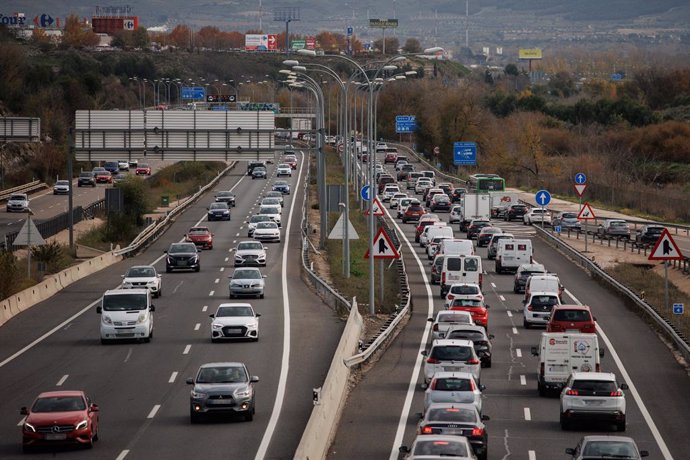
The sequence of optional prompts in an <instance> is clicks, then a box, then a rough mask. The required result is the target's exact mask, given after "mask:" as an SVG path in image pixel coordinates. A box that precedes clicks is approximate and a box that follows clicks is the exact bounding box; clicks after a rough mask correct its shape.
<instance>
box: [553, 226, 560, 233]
mask: <svg viewBox="0 0 690 460" xmlns="http://www.w3.org/2000/svg"><path fill="white" fill-rule="evenodd" d="M553 231H554V232H556V233H561V226H560V225H556V226H555V227H554V228H553Z"/></svg>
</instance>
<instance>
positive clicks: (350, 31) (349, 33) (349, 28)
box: [347, 26, 354, 37]
mask: <svg viewBox="0 0 690 460" xmlns="http://www.w3.org/2000/svg"><path fill="white" fill-rule="evenodd" d="M353 32H354V29H353V28H352V26H347V36H348V37H351V36H352V33H353Z"/></svg>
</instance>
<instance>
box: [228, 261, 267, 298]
mask: <svg viewBox="0 0 690 460" xmlns="http://www.w3.org/2000/svg"><path fill="white" fill-rule="evenodd" d="M264 278H265V276H264V275H262V274H261V270H259V269H258V268H250V267H247V268H238V269H237V270H235V273H233V274H232V277H230V285H229V286H228V289H229V291H230V298H231V299H234V298H235V297H239V296H254V297H257V298H259V299H263V298H264Z"/></svg>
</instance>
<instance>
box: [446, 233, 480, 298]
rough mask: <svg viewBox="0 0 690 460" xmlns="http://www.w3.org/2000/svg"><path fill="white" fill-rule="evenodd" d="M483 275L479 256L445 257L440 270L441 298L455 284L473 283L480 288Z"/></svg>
mask: <svg viewBox="0 0 690 460" xmlns="http://www.w3.org/2000/svg"><path fill="white" fill-rule="evenodd" d="M444 242H445V241H444ZM483 273H484V272H483V269H482V258H481V257H480V256H474V255H473V256H466V255H446V257H445V258H444V259H443V268H442V269H441V298H444V297H445V296H446V294H448V290H449V289H450V286H451V285H453V284H456V283H474V284H478V285H479V287H480V288H481V287H482V280H483V278H484V275H483Z"/></svg>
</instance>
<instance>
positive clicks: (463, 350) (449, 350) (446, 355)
mask: <svg viewBox="0 0 690 460" xmlns="http://www.w3.org/2000/svg"><path fill="white" fill-rule="evenodd" d="M431 357H432V358H435V359H437V360H439V361H467V360H468V359H472V348H470V347H463V346H457V345H441V346H438V347H434V349H433V350H432V351H431Z"/></svg>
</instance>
